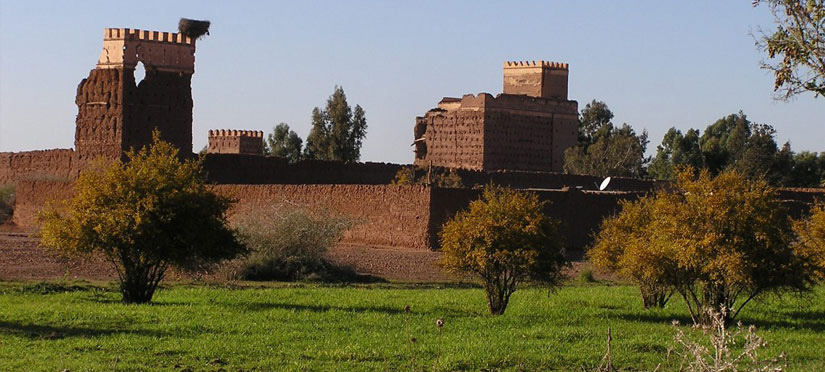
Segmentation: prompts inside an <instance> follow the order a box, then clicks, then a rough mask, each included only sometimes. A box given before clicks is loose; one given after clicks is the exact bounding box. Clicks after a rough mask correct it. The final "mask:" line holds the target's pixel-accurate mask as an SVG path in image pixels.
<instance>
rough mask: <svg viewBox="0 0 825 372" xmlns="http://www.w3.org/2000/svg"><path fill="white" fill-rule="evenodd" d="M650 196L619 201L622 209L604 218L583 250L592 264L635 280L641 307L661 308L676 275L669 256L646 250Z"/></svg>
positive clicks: (670, 291)
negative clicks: (588, 244) (671, 275)
mask: <svg viewBox="0 0 825 372" xmlns="http://www.w3.org/2000/svg"><path fill="white" fill-rule="evenodd" d="M653 201H654V200H653V199H652V198H650V197H642V198H639V199H638V200H636V201H635V202H631V201H626V200H625V201H621V202H620V205H621V207H622V212H621V213H619V214H618V215H616V216H613V217H610V218H607V219H605V220H604V221H603V222H602V225H601V230H600V231H599V233H598V235H597V236H596V243H595V245H594V247H593V249H591V250H589V251H588V252H587V255H588V257H589V258H590V261H591V262H592V263H593V265H594V266H596V267H598V268H601V269H604V270H608V271H611V272H615V273H617V274H618V275H619V276H621V277H623V278H625V279H627V280H630V281H631V282H633V283H635V284H636V285H637V286H638V287H639V290H640V292H641V294H642V305H643V306H644V308H646V309H647V308H651V307H658V308H663V307H665V305H666V304H667V301H668V300H669V299H670V297H671V295H672V294H673V286H672V283H673V281H674V280H675V279H676V278H672V277H670V276H669V275H668V274H670V273H675V271H673V270H672V269H673V268H674V267H675V265H676V262H674V261H673V260H672V259H670V257H668V256H667V255H664V254H663V252H661V251H652V250H650V249H649V244H650V241H649V239H650V237H651V236H650V235H648V234H647V230H648V229H649V225H650V223H651V219H652V216H651V214H652V207H653Z"/></svg>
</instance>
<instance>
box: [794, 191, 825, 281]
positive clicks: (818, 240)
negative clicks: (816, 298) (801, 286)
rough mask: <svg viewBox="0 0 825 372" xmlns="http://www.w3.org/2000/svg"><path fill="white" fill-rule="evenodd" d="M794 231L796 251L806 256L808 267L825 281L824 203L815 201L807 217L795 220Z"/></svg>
mask: <svg viewBox="0 0 825 372" xmlns="http://www.w3.org/2000/svg"><path fill="white" fill-rule="evenodd" d="M794 231H795V232H796V235H797V240H796V243H795V245H794V247H795V248H796V250H797V252H798V253H799V254H800V255H802V256H803V257H805V258H806V260H805V262H806V264H807V265H808V266H809V267H808V269H809V270H812V271H814V272H816V275H817V277H818V279H819V280H820V281H825V203H823V202H819V203H817V204H816V205H815V206H814V207H813V208H812V209H811V216H810V217H809V218H808V219H803V220H799V221H796V222H795V223H794Z"/></svg>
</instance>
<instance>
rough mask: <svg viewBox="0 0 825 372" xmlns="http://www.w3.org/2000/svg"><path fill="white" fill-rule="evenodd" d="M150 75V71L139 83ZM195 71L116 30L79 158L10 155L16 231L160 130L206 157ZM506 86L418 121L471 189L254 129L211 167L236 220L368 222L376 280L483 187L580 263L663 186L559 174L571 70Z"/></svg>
mask: <svg viewBox="0 0 825 372" xmlns="http://www.w3.org/2000/svg"><path fill="white" fill-rule="evenodd" d="M138 64H143V66H144V68H145V71H146V76H145V78H144V79H143V80H142V81H141V82H139V83H137V82H136V81H135V76H134V72H135V68H136V67H137V65H138ZM194 72H195V40H194V39H190V38H187V37H184V36H182V35H180V34H176V33H167V32H157V31H145V30H135V29H124V28H109V29H105V30H104V34H103V49H102V52H101V54H100V57H99V59H98V61H97V65H96V67H95V68H94V69H93V70H91V72H89V76H88V77H87V78H85V79H83V80H82V81H81V82H80V84H79V85H78V87H77V97H76V100H75V103H76V104H77V107H78V114H77V120H76V133H75V144H74V149H54V150H43V151H28V152H16V153H9V152H6V153H0V185H4V184H16V185H17V188H16V190H17V191H16V202H15V209H14V216H13V222H12V223H13V224H14V225H15V228H17V229H35V228H36V223H35V219H34V216H35V215H36V213H37V212H38V211H39V210H40V209H41V208H42V207H43V206H44V205H45V203H47V202H49V201H52V200H59V199H65V198H69V197H71V195H72V194H73V186H72V185H73V180H74V179H75V178H77V176H78V175H79V174H80V172H81V171H83V170H84V169H85V168H86V167H87V165H88V164H89V162H90V161H92V160H94V159H97V158H100V157H103V158H106V159H110V160H117V159H121V158H122V157H123V154H124V151H126V150H129V149H131V148H140V147H142V146H144V145H146V144H148V143H150V141H151V135H152V132H153V130H155V129H158V130H159V131H160V133H161V137H162V139H164V140H166V141H168V142H170V143H172V144H174V145H175V146H177V148H178V149H180V151H181V153H182V154H184V156H190V155H191V156H195V155H194V154H192V136H193V133H192V108H193V102H192V91H191V80H192V75H193V74H194ZM503 75H504V89H503V93H502V94H499V95H497V96H493V95H490V94H487V93H480V94H476V95H472V94H470V95H464V96H463V97H462V98H449V97H448V98H444V99H442V100H441V101H440V102H439V103H438V106H437V107H436V108H434V109H432V110H430V111H429V112H427V113H426V114H425V115H424V116H422V117H418V118H416V119H415V124H414V128H413V133H412V134H413V138H414V144H415V149H414V151H415V160H414V163H415V164H416V165H419V166H427V167H449V168H454V169H456V172H457V173H458V174H459V176H460V177H461V178H462V180H463V182H464V183H465V185H466V186H465V187H464V188H439V187H435V186H429V185H413V186H399V185H392V180H393V178H394V177H395V175H396V173H397V172H398V171H399V170H401V169H402V168H403V167H405V166H410V165H402V164H386V163H342V162H335V161H301V162H298V163H294V164H291V163H288V162H287V161H286V159H281V158H275V157H265V156H263V133H262V132H260V131H248V130H226V129H218V130H210V131H209V132H208V136H209V137H208V138H209V145H208V147H207V151H206V152H207V153H206V155H205V157H204V163H203V165H204V170H205V171H206V174H207V177H208V180H209V181H210V182H211V183H213V184H214V189H215V191H216V192H218V193H221V194H224V195H228V196H231V197H233V198H235V199H236V200H237V203H236V204H235V205H234V207H233V209H232V211H231V213H232V214H233V215H238V214H243V213H245V212H247V211H250V210H253V209H257V208H269V207H272V206H276V207H278V206H290V207H291V206H296V205H298V206H302V207H305V208H308V209H311V210H325V211H330V212H333V213H339V214H343V215H346V216H350V217H352V218H353V220H354V221H357V224H356V225H355V226H354V227H353V228H352V229H350V230H349V231H348V232H347V233H346V236H345V238H344V241H343V244H342V246H341V248H337V249H339V250H340V252H343V253H342V255H343V256H345V257H346V259H347V260H348V263H350V264H353V265H354V266H355V267H356V268H357V269H359V270H361V271H365V272H370V273H377V274H379V275H381V274H387V275H388V276H390V277H391V276H392V273H397V272H408V273H409V272H411V273H412V274H411V276H412V277H416V273H417V270H419V269H420V268H421V266H422V265H424V266H426V265H430V266H431V265H432V262H433V261H434V259H435V257H437V255H438V252H437V251H438V232H439V231H440V228H441V225H442V224H443V223H444V221H446V220H447V219H448V218H449V217H451V216H452V215H453V214H455V213H456V212H457V211H459V210H461V209H463V208H465V207H466V206H467V205H468V204H469V203H470V201H472V200H474V199H475V198H477V197H478V194H479V191H478V189H477V188H474V187H473V186H477V185H484V184H487V183H490V182H494V183H497V184H500V185H506V186H510V187H515V188H520V189H529V190H532V191H534V192H536V193H537V194H538V195H539V196H540V197H541V198H542V199H544V200H548V201H550V203H549V204H548V206H547V207H546V213H547V214H548V215H551V216H553V217H555V218H558V219H559V220H561V221H562V226H563V229H564V233H565V238H566V239H565V240H566V245H567V248H568V252H570V253H571V254H572V255H574V256H576V255H580V254H581V252H582V249H583V248H585V247H586V246H587V245H588V244H589V243H590V241H591V239H592V233H593V232H594V231H595V230H596V229H597V228H598V225H599V223H600V222H601V220H602V219H603V218H604V217H605V216H607V215H610V214H611V213H614V212H615V211H616V210H617V207H618V202H619V201H620V200H623V199H632V198H637V197H638V196H640V195H643V194H644V193H646V192H648V191H650V190H651V189H652V188H654V187H655V183H654V182H653V181H649V180H638V179H624V178H614V179H613V181H612V182H611V183H610V189H609V191H598V189H597V185H598V184H599V183H600V182H601V178H597V177H590V176H575V175H567V174H561V173H558V172H559V171H561V169H562V164H563V160H564V159H563V154H564V150H565V149H566V148H568V147H570V146H573V145H574V144H575V143H576V133H577V112H578V105H577V102H576V101H572V100H569V99H568V96H567V85H568V75H569V66H568V65H567V64H564V63H556V62H545V61H535V62H532V61H531V62H506V63H505V64H504V71H503ZM205 134H206V133H204V135H205ZM782 195H783V197H784V198H785V199H786V203H787V204H788V205H789V206H791V209H792V210H793V211H794V213H796V214H799V213H803V211H805V210H807V208H808V207H809V206H810V203H811V202H812V201H813V199H814V197H815V196H819V197H822V193H821V192H820V193H810V192H801V191H792V190H784V191H782ZM425 271H426V270H424V271H422V272H425ZM422 275H424V274H422ZM411 276H410V275H407V277H411Z"/></svg>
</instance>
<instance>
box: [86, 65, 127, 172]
mask: <svg viewBox="0 0 825 372" xmlns="http://www.w3.org/2000/svg"><path fill="white" fill-rule="evenodd" d="M123 79H124V74H123V70H121V69H94V70H91V72H89V77H87V78H86V79H83V80H82V81H81V82H80V84H78V86H77V96H76V97H75V103H76V104H77V119H76V120H75V137H74V138H75V139H74V147H75V149H76V150H77V153H78V154H80V155H82V156H84V157H97V156H104V157H106V158H110V159H117V158H120V156H121V151H122V148H121V143H122V138H123ZM132 80H133V81H134V76H133V77H132Z"/></svg>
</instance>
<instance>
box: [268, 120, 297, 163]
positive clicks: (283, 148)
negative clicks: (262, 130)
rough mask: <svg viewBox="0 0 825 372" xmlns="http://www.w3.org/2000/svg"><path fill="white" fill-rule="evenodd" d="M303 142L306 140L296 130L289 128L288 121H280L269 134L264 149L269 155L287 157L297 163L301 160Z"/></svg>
mask: <svg viewBox="0 0 825 372" xmlns="http://www.w3.org/2000/svg"><path fill="white" fill-rule="evenodd" d="M303 143H304V140H302V139H301V137H300V136H298V134H297V133H295V131H292V130H289V125H288V124H287V123H280V124H278V125H277V126H275V128H273V129H272V133H270V134H269V135H267V137H266V147H265V148H264V150H265V152H266V154H267V155H271V156H277V157H280V158H287V159H289V161H290V162H292V163H295V162H297V161H299V160H301V157H302V155H301V148H302V146H303Z"/></svg>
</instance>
